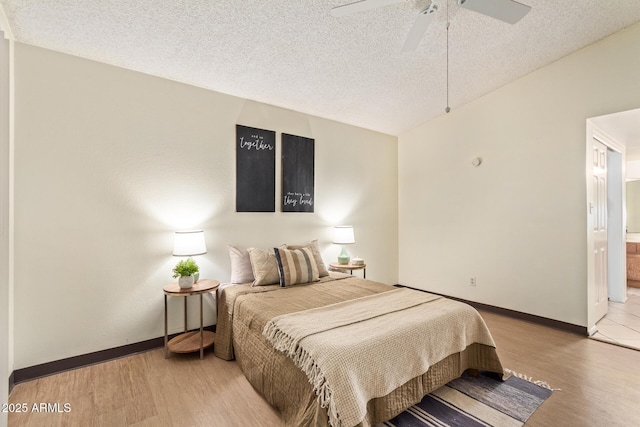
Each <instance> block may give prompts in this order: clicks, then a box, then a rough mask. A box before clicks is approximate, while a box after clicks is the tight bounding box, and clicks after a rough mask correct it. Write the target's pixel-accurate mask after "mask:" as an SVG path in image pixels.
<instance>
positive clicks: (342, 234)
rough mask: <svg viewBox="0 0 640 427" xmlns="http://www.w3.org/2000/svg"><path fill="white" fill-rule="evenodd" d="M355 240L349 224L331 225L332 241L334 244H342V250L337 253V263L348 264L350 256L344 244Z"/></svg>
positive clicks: (349, 243)
mask: <svg viewBox="0 0 640 427" xmlns="http://www.w3.org/2000/svg"><path fill="white" fill-rule="evenodd" d="M355 242H356V239H355V237H354V235H353V227H352V226H350V225H340V226H336V227H333V243H335V244H336V245H342V252H340V255H338V264H341V265H346V264H349V261H350V260H351V257H350V256H349V253H348V252H347V248H346V247H345V245H351V244H353V243H355Z"/></svg>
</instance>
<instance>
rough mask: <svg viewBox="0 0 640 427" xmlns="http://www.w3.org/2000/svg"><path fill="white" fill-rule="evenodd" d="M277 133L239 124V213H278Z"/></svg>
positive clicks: (237, 207)
mask: <svg viewBox="0 0 640 427" xmlns="http://www.w3.org/2000/svg"><path fill="white" fill-rule="evenodd" d="M275 200H276V133H275V132H274V131H271V130H265V129H257V128H252V127H248V126H243V125H236V212H275V204H276V202H275Z"/></svg>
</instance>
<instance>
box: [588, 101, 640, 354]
mask: <svg viewBox="0 0 640 427" xmlns="http://www.w3.org/2000/svg"><path fill="white" fill-rule="evenodd" d="M594 141H596V142H601V143H602V144H604V147H606V169H607V171H606V227H605V228H606V237H605V239H606V240H607V242H606V248H607V255H606V261H604V264H606V266H605V268H606V272H605V274H604V276H603V274H602V272H601V271H600V270H599V265H598V257H597V256H596V255H597V254H598V251H599V250H601V249H598V247H599V246H598V244H599V243H600V244H601V243H602V242H601V241H600V242H599V240H598V239H599V237H598V236H599V235H598V232H599V228H598V226H597V225H598V224H597V222H598V217H597V215H593V214H592V213H591V212H589V211H588V212H587V215H588V221H587V223H588V230H587V235H588V238H587V245H588V253H589V255H588V256H589V258H590V259H589V261H588V263H587V265H588V274H587V277H588V284H587V286H588V287H589V290H588V292H587V294H588V298H589V299H588V302H587V314H588V316H587V317H588V328H589V333H590V335H591V336H592V337H593V338H596V339H601V340H603V341H607V342H612V343H615V344H619V345H625V346H628V347H633V348H638V349H640V292H628V290H627V263H626V254H627V240H628V239H633V237H630V236H632V235H631V234H628V233H627V231H628V230H627V225H628V220H627V211H628V209H627V202H628V201H627V197H626V182H627V180H628V179H633V178H634V175H636V174H637V175H638V177H637V178H636V179H640V109H637V110H631V111H625V112H621V113H616V114H610V115H606V116H600V117H594V118H591V119H588V120H587V147H588V149H587V167H588V169H587V170H588V171H589V168H593V165H594V163H593V162H594V161H595V160H596V159H595V154H594V151H593V147H594ZM634 162H636V163H637V165H638V167H637V168H636V167H635V166H634ZM636 170H637V171H636ZM587 178H588V180H587V202H588V203H589V204H592V203H594V201H596V202H597V200H598V193H599V191H598V189H594V183H595V179H594V178H593V177H591V173H588V174H587ZM588 210H589V209H588ZM639 210H640V209H639ZM638 237H640V234H639V235H638ZM600 238H601V237H600ZM600 247H601V246H600ZM601 259H602V257H601ZM603 277H604V280H605V281H606V284H605V287H604V290H605V291H602V289H603V288H602V287H600V288H599V287H598V286H599V285H602V282H601V281H600V283H599V280H600V279H602V278H603ZM599 289H600V292H599ZM603 292H606V302H607V304H606V307H603V306H602V305H600V306H598V304H597V302H598V299H599V298H601V296H602V294H603ZM603 308H606V310H604V312H603Z"/></svg>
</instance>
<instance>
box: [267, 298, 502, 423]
mask: <svg viewBox="0 0 640 427" xmlns="http://www.w3.org/2000/svg"><path fill="white" fill-rule="evenodd" d="M263 334H264V335H265V336H266V338H267V339H268V340H269V341H270V342H271V343H272V344H273V345H274V347H275V348H276V349H277V350H280V351H282V352H284V353H285V354H287V355H288V356H289V357H290V358H291V359H292V360H293V362H294V363H295V364H296V366H298V367H299V368H300V369H302V371H304V373H305V374H306V375H307V377H308V378H309V382H310V383H311V384H312V386H313V389H314V392H315V393H316V395H317V396H318V398H319V401H320V405H321V406H322V407H324V408H327V412H328V415H329V422H330V424H331V425H332V426H334V427H340V426H353V425H357V424H359V423H361V422H362V421H363V420H364V418H365V415H366V413H367V402H369V401H370V400H372V399H374V398H378V397H382V396H385V395H387V394H388V393H390V392H391V391H392V390H394V389H396V388H398V387H400V386H401V385H403V384H405V383H407V382H408V381H409V380H411V379H412V378H414V377H417V376H420V375H422V374H424V373H425V372H427V371H428V370H429V368H430V367H431V366H432V365H433V364H435V363H437V362H439V361H441V360H443V359H444V358H446V357H447V356H449V355H452V354H454V353H458V352H461V351H463V350H465V349H466V348H467V347H468V346H469V345H471V344H473V343H479V344H483V345H487V346H491V347H494V342H493V339H492V338H491V334H490V333H489V331H488V329H487V327H486V325H485V323H484V321H483V320H482V318H481V317H480V316H479V314H478V313H477V312H476V311H475V310H474V309H473V308H471V307H470V306H466V305H465V304H460V303H458V302H455V301H452V300H449V299H445V298H442V297H440V296H437V295H432V294H428V293H424V292H420V291H416V290H411V289H393V290H389V291H387V292H383V293H379V294H374V295H370V296H365V297H361V298H357V299H353V300H349V301H344V302H340V303H336V304H332V305H328V306H325V307H320V308H313V309H309V310H305V311H302V312H297V313H290V314H285V315H281V316H277V317H275V318H273V319H271V320H270V321H269V322H267V324H266V325H265V327H264V330H263ZM443 337H446V339H443ZM345 367H348V369H345ZM378 372H384V373H385V375H376V373H378Z"/></svg>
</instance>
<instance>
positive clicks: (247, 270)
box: [228, 245, 255, 283]
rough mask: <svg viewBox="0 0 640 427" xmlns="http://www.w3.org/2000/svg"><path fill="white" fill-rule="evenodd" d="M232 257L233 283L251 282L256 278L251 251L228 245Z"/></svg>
mask: <svg viewBox="0 0 640 427" xmlns="http://www.w3.org/2000/svg"><path fill="white" fill-rule="evenodd" d="M228 248H229V258H230V259H231V283H251V282H253V281H254V280H255V278H254V277H253V270H252V269H251V258H249V251H247V250H246V249H240V248H237V247H235V246H231V245H228Z"/></svg>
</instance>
